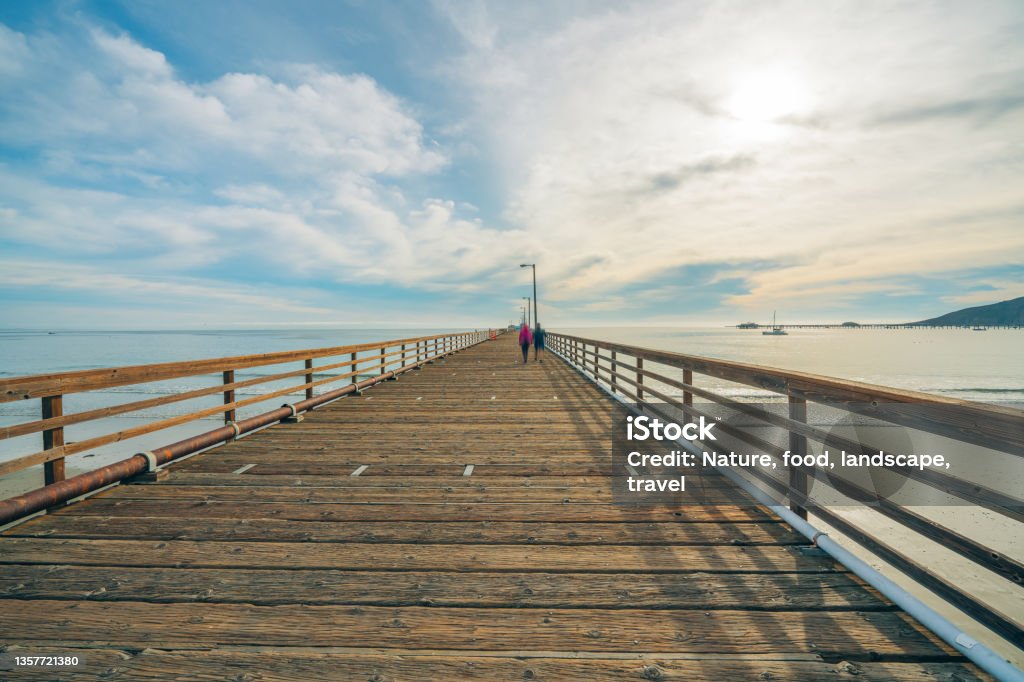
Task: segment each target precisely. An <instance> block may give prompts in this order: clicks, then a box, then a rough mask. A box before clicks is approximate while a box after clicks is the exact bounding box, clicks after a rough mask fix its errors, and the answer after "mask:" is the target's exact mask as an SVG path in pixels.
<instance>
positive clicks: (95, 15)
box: [0, 0, 1024, 329]
mask: <svg viewBox="0 0 1024 682" xmlns="http://www.w3.org/2000/svg"><path fill="white" fill-rule="evenodd" d="M521 263H536V264H537V276H538V290H539V291H538V293H539V298H540V311H539V312H540V320H541V322H542V323H546V324H547V325H548V326H552V327H559V326H574V325H698V324H733V323H737V322H741V321H745V320H755V321H761V322H765V321H768V320H769V319H770V317H771V314H772V311H774V310H777V311H778V316H779V320H780V322H782V321H785V322H801V321H802V322H819V321H821V322H840V321H845V320H857V321H861V322H871V321H911V320H917V319H923V318H927V317H932V316H935V315H939V314H942V313H945V312H948V311H950V310H954V309H958V308H962V307H966V306H970V305H980V304H985V303H991V302H996V301H999V300H1004V299H1008V298H1013V297H1016V296H1021V295H1024V3H1021V2H1019V1H1016V0H1007V1H1006V2H997V1H993V0H979V2H970V3H965V2H934V1H928V2H915V1H913V0H905V1H899V2H882V1H879V2H870V3H852V2H845V1H842V2H840V1H835V2H833V1H829V0H823V1H820V2H775V1H763V2H762V1H758V2H738V1H736V2H699V1H696V0H693V1H688V2H679V1H677V0H670V1H666V2H658V1H654V0H652V1H650V2H625V3H623V2H608V3H603V2H581V1H579V0H565V1H563V2H558V3H539V2H538V3H518V2H517V3H510V2H482V1H479V2H457V1H456V0H436V1H435V2H418V1H417V2H413V1H409V2H371V1H368V0H367V1H363V0H350V1H348V2H343V1H330V2H315V1H312V0H299V1H296V2H289V3H284V2H277V1H268V0H245V1H237V0H219V1H218V2H205V1H199V0H182V1H178V2H170V1H162V2H157V1H154V0H133V1H132V2H91V1H73V0H56V1H49V2H48V1H46V0H40V1H37V2H31V3H28V2H6V3H0V328H90V329H95V328H128V329H160V328H188V329H194V328H204V327H207V328H210V327H212V328H217V327H259V328H266V327H278V326H306V325H313V326H347V325H373V326H406V327H414V326H489V325H498V324H504V323H506V322H508V321H510V320H511V319H513V318H516V317H518V315H519V312H518V311H519V308H520V306H521V305H522V303H523V301H522V297H523V296H528V295H530V271H529V269H522V268H520V267H519V265H520V264H521Z"/></svg>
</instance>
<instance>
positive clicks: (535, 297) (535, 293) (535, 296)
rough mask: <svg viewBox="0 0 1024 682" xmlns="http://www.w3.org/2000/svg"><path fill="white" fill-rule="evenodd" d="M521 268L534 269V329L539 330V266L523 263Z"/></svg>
mask: <svg viewBox="0 0 1024 682" xmlns="http://www.w3.org/2000/svg"><path fill="white" fill-rule="evenodd" d="M519 267H521V268H533V328H534V329H536V328H537V264H536V263H523V264H521V265H520V266H519Z"/></svg>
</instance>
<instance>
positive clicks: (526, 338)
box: [519, 322, 533, 365]
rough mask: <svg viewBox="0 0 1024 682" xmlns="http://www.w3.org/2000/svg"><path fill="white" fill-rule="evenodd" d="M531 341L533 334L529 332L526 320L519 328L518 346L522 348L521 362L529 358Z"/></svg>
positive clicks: (524, 362)
mask: <svg viewBox="0 0 1024 682" xmlns="http://www.w3.org/2000/svg"><path fill="white" fill-rule="evenodd" d="M532 342H533V335H532V334H530V325H529V324H528V323H526V322H524V323H523V326H521V327H520V328H519V346H520V348H522V349H523V364H524V365H525V364H526V361H527V360H529V359H530V344H531V343H532Z"/></svg>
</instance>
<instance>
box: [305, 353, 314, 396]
mask: <svg viewBox="0 0 1024 682" xmlns="http://www.w3.org/2000/svg"><path fill="white" fill-rule="evenodd" d="M312 383H313V358H306V400H309V399H310V398H312V397H313V386H312Z"/></svg>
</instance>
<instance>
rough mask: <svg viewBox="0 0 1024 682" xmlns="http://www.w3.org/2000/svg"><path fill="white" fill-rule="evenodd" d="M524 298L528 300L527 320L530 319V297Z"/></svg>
mask: <svg viewBox="0 0 1024 682" xmlns="http://www.w3.org/2000/svg"><path fill="white" fill-rule="evenodd" d="M523 300H524V301H526V321H527V322H529V321H530V297H529V296H523Z"/></svg>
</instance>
